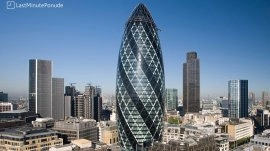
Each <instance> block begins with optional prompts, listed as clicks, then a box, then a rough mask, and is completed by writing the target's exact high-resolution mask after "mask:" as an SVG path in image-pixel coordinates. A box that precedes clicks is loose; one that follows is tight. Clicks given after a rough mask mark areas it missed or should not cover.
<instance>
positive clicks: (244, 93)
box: [228, 80, 248, 118]
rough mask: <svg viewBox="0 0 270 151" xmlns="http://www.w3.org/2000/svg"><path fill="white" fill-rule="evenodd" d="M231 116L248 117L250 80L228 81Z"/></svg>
mask: <svg viewBox="0 0 270 151" xmlns="http://www.w3.org/2000/svg"><path fill="white" fill-rule="evenodd" d="M228 92H229V93H228V99H229V117H230V118H241V117H248V80H230V81H229V82H228Z"/></svg>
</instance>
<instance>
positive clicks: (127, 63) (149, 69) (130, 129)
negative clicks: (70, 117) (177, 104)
mask: <svg viewBox="0 0 270 151" xmlns="http://www.w3.org/2000/svg"><path fill="white" fill-rule="evenodd" d="M125 27H126V28H125V31H124V34H123V38H122V42H121V46H120V51H119V58H118V66H117V78H116V102H117V103H116V107H117V114H118V128H119V129H118V132H119V140H120V145H121V146H122V147H123V148H125V149H126V150H136V149H137V150H138V149H141V148H143V147H144V146H148V145H150V144H151V142H153V141H158V140H160V139H161V132H162V129H163V114H164V101H165V100H164V99H165V80H164V65H163V59H162V52H161V46H160V41H159V37H158V28H157V26H156V24H155V23H154V20H153V18H152V17H151V15H150V12H149V11H148V10H147V8H146V7H145V6H144V5H143V4H139V5H138V6H137V7H136V8H135V9H134V11H133V13H132V14H131V16H130V18H129V19H128V21H127V23H126V26H125Z"/></svg>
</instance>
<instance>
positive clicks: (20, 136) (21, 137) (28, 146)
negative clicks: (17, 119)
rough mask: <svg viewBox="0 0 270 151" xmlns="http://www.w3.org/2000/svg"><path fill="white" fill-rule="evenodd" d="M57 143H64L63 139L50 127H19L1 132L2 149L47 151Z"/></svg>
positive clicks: (0, 147) (8, 150) (0, 142)
mask: <svg viewBox="0 0 270 151" xmlns="http://www.w3.org/2000/svg"><path fill="white" fill-rule="evenodd" d="M57 145H63V139H61V138H58V136H57V133H56V132H55V131H52V130H48V129H43V128H31V127H19V128H12V129H6V130H5V131H2V132H0V150H1V151H33V150H37V151H43V150H44V151H45V150H49V149H50V148H51V147H53V146H57Z"/></svg>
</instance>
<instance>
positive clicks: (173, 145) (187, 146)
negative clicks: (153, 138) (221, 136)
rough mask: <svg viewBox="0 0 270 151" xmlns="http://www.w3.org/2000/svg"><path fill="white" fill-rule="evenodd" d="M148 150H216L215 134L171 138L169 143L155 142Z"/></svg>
mask: <svg viewBox="0 0 270 151" xmlns="http://www.w3.org/2000/svg"><path fill="white" fill-rule="evenodd" d="M148 151H216V142H215V139H214V136H213V135H201V136H199V135H197V136H196V135H195V136H189V137H187V138H186V139H184V140H170V141H169V142H168V143H167V144H166V143H162V142H154V143H153V146H151V147H149V148H148Z"/></svg>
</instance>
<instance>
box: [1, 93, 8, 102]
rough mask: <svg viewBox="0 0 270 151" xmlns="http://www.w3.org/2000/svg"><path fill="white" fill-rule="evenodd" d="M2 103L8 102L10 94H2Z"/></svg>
mask: <svg viewBox="0 0 270 151" xmlns="http://www.w3.org/2000/svg"><path fill="white" fill-rule="evenodd" d="M0 102H8V94H7V93H4V92H0Z"/></svg>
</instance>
